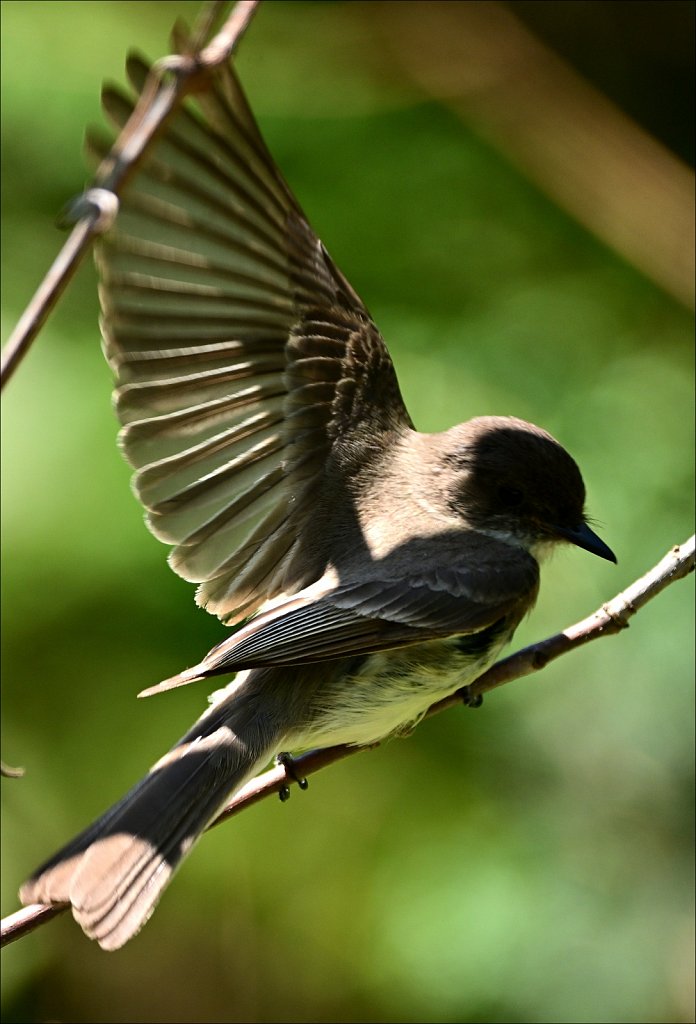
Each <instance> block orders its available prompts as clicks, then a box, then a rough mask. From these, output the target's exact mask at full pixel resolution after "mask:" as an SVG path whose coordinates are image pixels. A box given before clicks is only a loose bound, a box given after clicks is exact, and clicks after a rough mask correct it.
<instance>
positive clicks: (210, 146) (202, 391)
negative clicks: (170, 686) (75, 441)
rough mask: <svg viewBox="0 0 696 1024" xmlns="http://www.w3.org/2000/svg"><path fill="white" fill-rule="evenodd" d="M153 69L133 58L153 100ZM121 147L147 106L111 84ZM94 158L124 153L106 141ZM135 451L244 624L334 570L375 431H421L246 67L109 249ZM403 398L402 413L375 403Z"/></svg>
mask: <svg viewBox="0 0 696 1024" xmlns="http://www.w3.org/2000/svg"><path fill="white" fill-rule="evenodd" d="M148 71H149V69H148V65H147V62H145V61H144V60H143V59H142V58H141V57H139V56H137V55H132V56H131V57H129V59H128V62H127V73H128V77H129V79H130V82H131V85H132V86H133V88H134V90H135V93H136V94H137V93H139V92H141V91H142V89H143V88H144V85H145V82H146V80H147V76H148ZM102 99H103V106H104V110H105V112H106V115H107V118H108V119H109V121H110V122H111V124H112V125H113V126H114V127H115V128H116V129H117V130H119V129H120V128H122V127H123V125H124V124H125V123H126V121H127V120H128V118H129V117H130V115H131V113H132V111H133V108H134V104H135V98H134V97H133V96H131V95H129V94H128V93H126V92H124V91H123V90H121V89H120V88H117V87H114V86H107V87H105V89H104V91H103V96H102ZM88 146H89V147H90V149H91V152H92V156H93V157H96V158H97V159H99V158H102V157H103V156H104V155H105V154H106V153H107V152H108V148H109V144H108V142H105V141H104V139H103V138H102V137H101V136H100V135H98V134H95V133H91V134H90V135H89V136H88ZM96 259H97V267H98V271H99V277H100V301H101V306H102V334H103V338H104V349H105V354H106V356H107V359H108V361H109V363H110V366H111V368H112V370H113V372H114V375H115V377H116V390H115V409H116V413H117V416H118V418H119V419H120V421H121V424H122V430H121V433H120V437H119V440H120V444H121V447H122V449H123V452H124V455H125V456H126V458H127V459H128V461H129V462H130V464H131V465H132V466H133V468H134V470H135V476H134V487H135V491H136V493H137V494H138V497H139V498H140V500H141V501H142V502H143V504H144V505H145V507H146V509H147V522H148V525H149V527H150V529H151V530H152V532H153V533H154V534H155V536H157V537H158V538H159V539H160V540H162V541H164V542H165V543H167V544H170V545H173V550H172V552H171V554H170V558H169V561H170V564H171V566H172V568H173V569H174V571H175V572H177V573H179V574H180V575H181V576H183V577H184V578H185V579H188V580H191V581H193V582H197V583H199V584H200V586H199V588H198V592H197V600H198V602H199V603H200V604H202V605H204V606H205V607H207V608H208V610H210V611H212V612H214V613H215V614H217V615H219V616H220V617H221V618H222V619H223V620H225V621H227V622H238V621H239V620H240V619H242V618H244V617H246V616H248V615H250V614H251V613H253V612H254V611H255V610H256V609H258V608H259V607H260V606H261V605H262V604H263V603H264V602H266V601H268V600H269V599H272V598H274V597H275V596H276V595H277V594H279V593H281V592H285V593H289V594H291V593H293V592H296V591H298V590H301V589H302V587H305V586H307V585H309V584H311V583H312V582H313V581H314V580H316V579H318V578H319V577H320V576H321V575H322V573H323V572H324V570H325V568H326V562H325V560H323V561H322V559H321V558H319V557H318V556H317V555H316V538H315V536H314V535H313V533H312V528H311V527H312V515H313V511H314V509H315V507H316V505H317V502H318V501H319V500H320V497H321V489H322V487H323V486H324V484H323V474H324V467H325V464H326V460H327V458H328V456H329V453H330V451H331V448H332V445H333V444H334V443H335V441H336V440H337V438H339V437H340V438H341V441H342V442H343V441H344V440H345V439H346V437H347V436H348V435H349V434H350V432H351V431H352V430H353V429H355V428H356V427H357V425H358V424H360V427H361V429H365V428H366V427H367V428H368V429H369V427H370V424H372V427H373V429H372V431H371V437H372V439H373V441H374V445H373V448H372V450H373V451H374V450H377V449H378V448H379V442H378V438H379V436H380V432H384V431H387V430H393V429H402V430H403V429H408V427H409V426H410V420H409V418H408V414H407V412H406V410H405V408H404V405H403V401H402V399H401V396H400V394H399V390H398V385H397V383H396V377H395V375H394V370H393V367H392V364H391V360H390V358H389V354H388V352H387V350H386V347H385V345H384V342H383V341H382V339H381V337H380V335H379V333H378V331H377V329H376V328H375V326H374V324H372V321H371V320H370V317H369V314H368V312H367V310H366V309H365V307H364V306H363V304H362V303H361V301H360V299H359V298H358V296H357V295H356V294H355V292H354V291H353V289H352V288H351V286H350V284H349V283H348V281H347V280H346V279H345V277H344V276H343V275H342V274H341V273H340V271H339V270H338V269H337V268H336V267H335V265H334V264H333V262H332V261H331V259H330V257H329V256H328V254H327V252H326V250H325V249H324V247H323V245H322V244H321V242H320V241H319V240H318V238H317V237H316V235H315V234H314V232H313V231H312V229H311V228H310V227H309V224H308V223H307V221H306V219H305V217H304V215H303V213H302V211H301V209H300V207H299V205H298V203H297V201H296V200H295V198H294V197H293V195H292V193H291V191H290V189H289V188H288V186H287V184H286V183H285V181H284V179H283V177H282V176H281V174H280V172H279V171H278V169H277V167H276V165H275V163H274V161H273V159H272V157H271V155H270V153H269V152H268V149H267V148H266V145H265V143H264V141H263V139H262V137H261V135H260V133H259V131H258V128H257V126H256V123H255V120H254V117H253V115H252V113H251V110H250V108H249V105H248V103H247V101H246V99H245V97H244V95H243V92H242V89H241V87H240V85H239V83H238V81H237V78H236V76H235V74H234V72H233V71H232V69H231V68H222V69H220V70H219V72H218V73H216V75H215V76H214V78H213V79H212V80H211V82H210V83H209V84H208V87H207V88H206V89H204V90H203V91H201V92H200V93H197V94H196V96H195V97H194V98H192V99H191V100H189V101H187V103H186V104H184V105H183V106H182V107H181V108H179V109H178V110H177V111H176V112H175V113H174V114H173V115H172V116H171V118H170V119H169V120H168V121H167V123H166V125H165V126H164V128H163V129H162V131H161V133H160V134H159V135H158V137H157V139H156V140H155V142H154V143H153V145H152V147H151V148H150V150H148V153H147V154H146V156H145V158H144V160H143V161H142V164H141V165H140V166H139V168H138V171H137V173H136V174H135V175H134V176H133V177H132V179H131V180H130V182H129V183H128V185H127V187H126V189H125V190H124V193H123V196H122V199H121V208H120V212H119V216H118V218H117V221H116V224H115V226H114V228H113V229H112V231H111V232H109V234H108V235H107V236H105V238H104V239H103V240H102V241H101V243H100V245H99V247H98V251H97V256H96ZM378 395H379V396H382V395H387V396H390V399H391V401H390V408H389V410H388V412H387V413H386V414H385V412H384V410H383V407H382V403H381V402H378V401H375V400H374V396H378Z"/></svg>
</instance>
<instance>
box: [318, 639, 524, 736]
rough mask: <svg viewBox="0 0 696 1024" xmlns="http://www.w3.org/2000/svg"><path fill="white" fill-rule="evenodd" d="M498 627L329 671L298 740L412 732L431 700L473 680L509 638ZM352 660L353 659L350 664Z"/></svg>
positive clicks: (380, 655)
mask: <svg viewBox="0 0 696 1024" xmlns="http://www.w3.org/2000/svg"><path fill="white" fill-rule="evenodd" d="M507 639H508V636H507V635H506V631H504V630H503V629H502V628H500V626H499V624H496V628H495V629H493V628H492V627H491V628H490V629H489V630H485V631H482V633H480V634H474V635H471V634H470V635H468V636H466V637H456V636H455V637H448V638H446V639H443V640H429V641H425V642H423V643H420V644H413V645H411V646H410V647H402V648H398V649H396V650H392V651H383V652H379V653H376V654H370V655H367V656H366V657H365V658H364V659H363V660H362V662H361V663H360V664H359V666H357V667H351V665H350V663H346V667H345V669H344V670H343V671H339V672H336V673H327V680H326V685H322V686H320V687H318V688H317V691H316V693H315V696H314V700H313V706H312V709H311V717H310V721H309V722H307V724H306V732H305V734H304V735H303V736H302V737H301V738H300V743H299V745H302V746H306V745H311V746H317V747H319V746H328V745H333V744H338V743H346V744H352V745H358V746H363V745H367V744H370V743H376V742H378V741H379V740H382V739H385V738H386V737H388V736H393V735H399V734H403V733H406V732H408V731H410V730H411V729H412V728H413V727H414V726H415V725H416V724H417V723H418V721H419V720H420V719H421V718H422V717H423V715H424V714H425V712H426V711H427V710H428V708H429V707H430V705H431V704H434V703H435V702H436V701H438V700H441V699H442V698H443V697H446V696H448V695H449V694H450V693H453V692H454V691H455V690H457V689H459V688H460V687H462V686H466V685H467V684H468V683H470V682H472V680H474V679H476V678H477V677H478V676H479V675H481V673H482V672H484V671H485V669H486V668H487V667H488V666H489V665H490V664H491V662H492V661H493V660H494V659H495V658H496V656H497V654H498V652H499V650H500V648H501V647H502V646H503V644H504V643H505V642H506V641H507ZM353 664H354V663H353Z"/></svg>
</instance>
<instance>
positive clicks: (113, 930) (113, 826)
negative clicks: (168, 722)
mask: <svg viewBox="0 0 696 1024" xmlns="http://www.w3.org/2000/svg"><path fill="white" fill-rule="evenodd" d="M265 723H267V719H265V717H263V716H258V715H255V714H254V711H253V708H252V707H249V706H248V704H247V702H245V701H244V699H241V700H239V699H237V698H227V699H226V700H225V701H223V702H222V703H221V704H220V705H219V706H214V707H213V708H211V709H209V711H207V712H206V714H204V715H203V716H202V717H201V718H200V719H199V720H198V722H196V724H195V725H194V726H193V728H192V729H191V730H190V731H189V732H188V733H187V734H186V736H184V737H183V739H181V740H180V741H179V743H178V744H176V746H174V747H173V748H172V749H171V750H170V751H169V753H168V754H166V755H165V756H164V757H163V758H162V759H161V760H160V761H158V762H157V764H156V765H154V766H153V768H151V769H150V771H149V773H148V774H147V775H146V776H145V778H143V779H142V780H141V781H140V782H139V783H137V785H135V786H134V787H133V789H131V790H130V792H128V793H127V794H126V795H125V796H124V797H123V799H122V800H120V801H119V802H118V803H117V804H115V805H114V806H113V807H112V808H111V809H110V810H109V811H107V812H106V814H104V815H102V817H101V818H99V819H98V820H97V821H96V822H95V823H94V824H93V825H91V826H90V827H89V828H87V829H86V830H85V831H84V832H82V833H81V834H80V835H78V836H77V837H76V838H75V839H74V840H73V841H72V842H71V843H69V844H68V845H67V846H65V847H63V849H62V850H59V852H58V853H56V854H55V855H54V856H53V857H51V859H50V860H48V861H47V862H46V863H45V864H43V865H42V866H41V867H40V868H39V869H38V870H37V871H35V872H34V874H33V875H32V877H31V878H30V879H29V880H28V881H27V882H26V883H25V884H24V885H23V886H22V888H21V890H20V899H21V900H22V902H23V903H25V904H31V903H70V904H72V911H73V915H74V917H75V920H76V921H77V922H78V924H80V926H81V927H82V929H83V930H84V932H85V933H86V934H87V935H88V936H89V937H90V938H92V939H96V940H97V942H98V943H99V945H100V946H101V947H102V948H103V949H118V948H119V947H120V946H122V945H123V944H124V943H125V942H127V941H128V940H129V939H130V938H131V937H132V936H133V935H135V934H136V933H137V932H138V931H139V930H140V928H142V926H143V925H144V924H145V922H146V921H147V919H148V918H149V917H150V915H151V914H152V912H153V910H154V909H155V906H156V905H157V902H158V900H159V898H160V896H161V894H162V891H163V889H164V888H165V886H166V885H167V884H168V882H169V881H170V879H171V877H172V875H173V873H174V871H175V870H176V868H177V867H178V865H179V864H180V862H181V861H182V860H183V858H184V857H185V856H186V855H187V854H188V852H189V851H190V849H191V847H192V846H193V844H194V843H195V842H196V840H197V839H198V838H199V836H200V835H201V833H202V832H203V831H204V829H205V827H206V825H207V824H208V823H209V822H210V821H211V820H212V818H214V816H215V814H216V813H217V811H218V810H219V809H220V808H221V806H222V805H223V804H224V802H225V800H226V798H227V797H228V796H229V795H230V793H232V792H234V791H235V790H237V789H239V787H240V786H241V785H243V783H244V782H245V781H246V780H247V779H248V778H250V777H251V776H253V775H254V774H255V773H256V772H257V771H258V770H259V769H260V768H262V767H263V765H264V764H265V763H266V762H267V761H268V760H269V759H270V757H271V756H272V754H273V753H275V752H276V750H277V743H276V739H277V737H276V736H275V735H269V734H268V733H269V731H270V730H269V728H268V725H267V724H265Z"/></svg>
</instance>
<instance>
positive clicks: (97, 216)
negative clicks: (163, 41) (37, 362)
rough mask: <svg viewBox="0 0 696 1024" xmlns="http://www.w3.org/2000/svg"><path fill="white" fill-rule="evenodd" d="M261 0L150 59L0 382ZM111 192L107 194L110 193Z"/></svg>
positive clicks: (241, 1) (209, 12)
mask: <svg viewBox="0 0 696 1024" xmlns="http://www.w3.org/2000/svg"><path fill="white" fill-rule="evenodd" d="M260 2H261V0H237V3H236V4H235V6H234V8H233V9H232V11H231V12H230V14H229V15H228V17H227V20H226V21H225V23H224V25H223V26H222V28H221V29H220V31H219V32H218V33H217V35H216V36H215V37H214V38H213V39H212V40H211V41H210V42H209V43H208V45H207V46H205V47H204V48H203V49H200V50H199V51H198V52H197V53H191V54H176V55H173V56H169V57H165V58H163V59H162V60H160V61H157V63H156V64H154V65H153V67H152V70H151V72H150V78H149V80H148V82H147V84H146V86H145V88H144V89H143V92H142V94H141V96H140V97H139V99H138V102H137V103H136V106H135V109H134V111H133V113H132V114H131V116H130V118H129V119H128V121H127V123H126V124H125V125H124V127H123V130H122V131H121V133H120V135H119V136H118V138H117V140H116V142H115V143H114V145H113V147H112V149H111V152H110V153H109V155H108V156H107V157H106V158H105V159H104V161H103V162H102V164H101V165H100V167H99V169H98V170H97V174H96V179H95V180H96V186H97V187H96V188H95V189H91V190H89V191H88V192H87V193H84V194H83V195H81V196H79V197H78V198H77V200H75V201H74V202H73V203H71V204H70V205H69V208H68V212H67V217H68V218H69V220H70V221H71V222H72V221H74V220H77V223H76V224H75V227H74V228H73V229H72V231H71V233H70V236H69V237H68V240H67V241H66V242H65V245H64V246H63V248H62V249H61V251H60V253H59V254H58V256H57V258H56V260H55V261H54V263H53V265H52V267H51V268H50V270H49V271H48V273H47V274H46V276H45V277H44V279H43V281H42V282H41V284H40V285H39V287H38V289H37V290H36V292H35V294H34V296H33V297H32V298H31V300H30V301H29V304H28V305H27V308H26V310H25V311H24V313H23V314H22V316H21V317H20V319H19V322H18V323H17V326H16V327H15V329H14V331H13V332H12V334H11V335H10V337H9V338H8V340H7V344H6V345H5V347H4V349H3V352H2V367H1V368H0V387H4V386H5V384H6V383H7V381H8V380H9V379H10V377H11V376H12V374H13V373H14V371H15V370H16V369H17V367H18V366H19V363H20V362H21V360H22V359H23V357H24V356H25V355H26V353H27V352H28V350H29V347H30V346H31V344H32V342H33V341H34V339H35V338H36V335H37V334H38V333H39V331H40V329H41V327H42V326H43V324H44V323H45V322H46V319H47V318H48V316H49V314H50V312H51V310H52V309H53V308H54V306H55V305H56V303H57V302H58V299H59V298H60V296H61V295H62V293H63V292H64V290H65V288H66V286H67V285H68V283H69V281H70V280H71V279H72V277H73V275H74V274H75V271H76V270H77V268H78V266H79V265H80V262H81V260H82V258H83V257H84V255H85V253H86V252H87V250H88V248H89V246H90V243H91V242H92V239H93V238H94V236H95V235H97V234H99V233H101V232H103V231H105V230H107V229H108V227H110V226H111V224H112V223H113V219H114V218H115V216H116V213H117V211H118V199H117V198H116V197H117V196H118V195H119V193H120V192H121V190H122V189H123V186H124V185H125V183H126V182H127V180H128V178H129V177H130V176H131V175H132V173H133V171H134V170H135V168H136V167H137V165H138V163H139V162H140V160H141V159H142V157H143V155H144V153H145V151H146V149H147V147H148V146H149V145H150V143H151V142H152V140H153V138H154V137H155V135H156V134H157V132H158V131H159V130H160V129H161V128H162V125H163V124H164V122H165V121H166V119H167V118H168V117H169V116H170V115H171V114H172V112H173V111H174V110H175V109H176V108H177V107H178V105H179V104H180V103H181V102H182V100H183V99H184V98H185V97H186V96H187V95H188V93H190V92H192V91H193V90H194V89H195V90H198V89H201V88H204V86H205V81H206V80H207V79H208V78H209V76H210V75H211V74H212V73H213V72H214V71H215V69H216V68H217V67H219V66H220V65H221V64H224V63H225V62H226V61H227V60H229V58H230V56H231V55H232V53H233V51H234V50H235V48H236V46H237V45H238V43H239V41H240V39H241V38H242V35H243V34H244V32H245V30H246V29H247V27H248V25H249V23H250V21H251V19H252V17H253V15H254V12H255V10H256V8H257V7H258V5H259V3H260ZM219 7H220V4H218V3H214V4H206V5H205V7H204V9H203V12H202V14H201V18H200V21H199V27H197V29H194V33H193V38H194V39H196V40H198V39H200V40H201V42H202V40H203V38H204V37H205V34H206V31H207V28H208V27H209V25H210V24H211V23H212V20H213V19H214V17H215V15H216V14H217V12H218V9H219ZM109 197H110V198H109Z"/></svg>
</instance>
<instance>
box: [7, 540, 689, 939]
mask: <svg viewBox="0 0 696 1024" xmlns="http://www.w3.org/2000/svg"><path fill="white" fill-rule="evenodd" d="M694 542H695V538H694V537H690V538H689V540H687V541H685V542H684V543H683V544H681V545H677V546H676V547H674V548H672V550H671V551H670V552H669V553H668V554H667V555H665V557H664V558H663V559H662V560H661V561H660V562H658V564H657V565H656V566H655V567H654V568H653V569H650V571H649V572H647V573H645V575H644V576H641V577H640V578H639V579H638V580H636V581H635V583H632V584H631V586H629V587H627V589H626V590H624V591H622V592H621V593H620V594H617V595H616V597H614V598H612V600H611V601H608V602H607V603H606V604H603V605H602V607H601V608H599V609H598V610H597V611H596V612H594V614H592V615H589V616H588V617H587V618H586V619H582V620H581V621H580V622H577V623H575V625H573V626H569V627H568V628H567V629H564V630H563V632H562V633H557V634H556V635H555V636H551V637H549V638H548V639H546V640H542V641H540V642H539V643H536V644H532V645H531V646H529V647H525V648H523V650H521V651H518V652H517V653H516V654H512V655H510V657H509V658H504V659H503V660H502V661H499V662H497V663H496V664H495V665H493V666H492V668H490V669H489V670H488V671H487V672H484V673H483V675H481V676H479V678H478V679H476V680H475V681H474V682H473V683H471V684H470V685H469V686H465V687H463V688H462V689H461V690H457V691H456V692H455V693H453V694H451V695H450V696H449V697H445V699H444V700H441V701H438V702H437V703H436V704H433V705H432V707H431V708H430V709H429V710H428V712H427V715H435V714H439V713H440V712H441V711H445V710H447V709H448V708H451V707H454V706H456V705H461V704H464V705H466V706H467V707H478V706H479V705H480V704H481V701H482V699H483V694H484V693H488V692H489V691H490V690H494V689H497V687H499V686H502V685H504V684H505V683H509V682H512V680H513V679H520V678H522V677H523V676H526V675H530V674H531V673H532V672H538V671H539V670H540V669H542V668H545V666H546V665H548V664H549V662H550V661H553V660H554V659H555V658H558V657H560V655H562V654H567V653H568V652H569V651H572V650H575V649H576V648H578V647H582V646H583V645H584V644H586V643H589V642H590V641H591V640H598V639H599V638H600V637H604V636H612V635H613V634H615V633H619V632H621V631H622V630H623V629H626V628H627V627H628V621H629V619H631V618H632V617H633V616H634V615H635V614H636V613H637V612H638V611H640V609H641V608H642V607H643V606H644V605H646V604H647V603H648V601H651V600H652V599H653V598H654V597H657V595H658V594H659V593H661V592H662V591H663V590H664V589H665V588H666V587H668V586H670V584H672V583H674V582H676V580H680V579H683V578H684V577H685V576H688V574H689V573H691V572H693V570H694V564H695V558H694ZM373 746H379V744H374V745H373ZM369 749H372V748H370V747H348V746H345V745H343V746H337V747H326V748H325V749H323V750H310V751H309V752H308V753H306V754H302V755H300V756H299V757H296V758H293V759H292V762H291V763H290V765H288V764H277V765H275V767H273V768H271V769H270V770H269V771H267V772H264V773H263V774H262V775H258V776H257V777H256V778H255V779H252V780H251V782H248V783H247V784H246V785H245V786H243V787H242V789H240V790H239V791H238V792H237V793H235V795H234V796H233V797H232V799H231V800H230V801H229V802H228V803H227V804H226V806H225V807H224V808H223V809H222V810H221V811H220V813H219V814H218V816H217V817H216V818H215V820H214V821H213V822H211V824H210V825H209V826H208V827H209V828H213V827H214V826H215V825H220V824H221V823H222V822H223V821H227V820H228V818H231V817H233V816H234V815H235V814H238V813H239V812H240V811H242V810H244V809H245V808H247V807H250V806H251V805H252V804H256V803H258V802H259V801H260V800H263V799H265V798H266V797H268V796H270V795H271V794H272V793H279V794H280V795H281V796H285V795H287V793H288V792H289V787H290V786H291V785H292V783H293V782H296V783H299V784H302V783H303V781H304V778H305V777H306V776H307V775H313V774H314V773H315V772H318V771H319V770H320V769H321V768H325V767H327V766H328V765H330V764H335V763H336V762H337V761H341V760H343V758H345V757H350V756H352V755H353V754H357V753H360V752H361V751H364V750H369ZM67 908H68V905H67V904H63V903H61V904H51V905H44V904H42V903H35V904H32V905H31V906H29V907H24V908H23V909H22V910H18V911H17V912H16V913H14V914H10V915H9V916H8V917H6V918H4V919H3V921H2V942H1V944H2V945H3V946H4V945H7V944H9V943H10V942H14V941H16V940H17V939H19V938H21V937H22V936H23V935H26V934H27V933H28V932H31V931H33V930H34V929H35V928H38V926H39V925H41V924H44V923H45V922H46V921H48V920H50V919H51V918H53V917H56V916H57V915H58V914H60V913H62V912H63V911H64V910H67Z"/></svg>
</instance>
